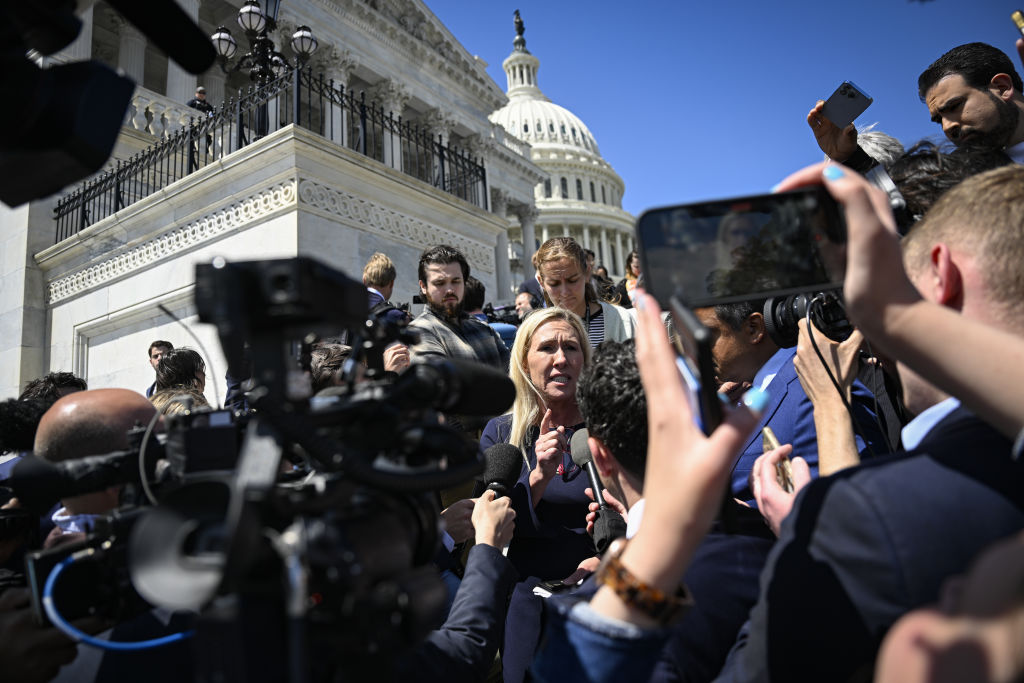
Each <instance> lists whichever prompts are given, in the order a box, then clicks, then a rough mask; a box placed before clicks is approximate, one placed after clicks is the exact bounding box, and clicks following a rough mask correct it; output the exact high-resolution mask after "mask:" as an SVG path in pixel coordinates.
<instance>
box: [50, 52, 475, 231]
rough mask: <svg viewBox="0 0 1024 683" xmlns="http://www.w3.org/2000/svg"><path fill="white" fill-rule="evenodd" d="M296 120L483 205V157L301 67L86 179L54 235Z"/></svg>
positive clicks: (63, 205) (66, 204)
mask: <svg viewBox="0 0 1024 683" xmlns="http://www.w3.org/2000/svg"><path fill="white" fill-rule="evenodd" d="M291 123H295V124H296V125H299V126H302V127H303V128H306V129H308V130H311V131H313V132H315V133H318V134H320V135H322V136H324V137H326V138H328V139H330V140H332V141H334V142H336V143H338V144H339V145H342V146H344V147H347V148H349V149H352V150H354V151H356V152H359V153H360V154H363V155H365V156H368V157H371V158H373V159H376V160H377V161H380V162H382V163H384V164H386V165H388V166H390V167H392V168H396V169H399V170H401V171H403V172H404V173H407V174H408V175H411V176H414V177H416V178H419V179H420V180H422V181H424V182H426V183H429V184H431V185H433V186H434V187H436V188H439V189H441V190H443V191H445V192H448V193H449V194H452V195H454V196H456V197H459V198H460V199H463V200H465V201H467V202H469V203H471V204H474V205H476V206H479V207H481V208H483V209H486V208H487V196H486V194H487V193H486V192H485V191H484V188H485V183H486V175H485V171H484V167H483V165H482V164H481V163H480V161H479V160H478V159H476V158H474V157H471V156H469V155H468V154H466V153H465V152H462V151H461V150H459V149H457V148H455V147H452V146H450V145H447V144H444V143H443V141H442V139H441V138H440V136H439V137H438V138H434V137H433V136H432V135H431V134H430V133H428V132H427V131H425V130H423V129H421V128H420V127H418V126H416V125H414V124H411V123H409V122H403V121H402V119H401V117H396V116H394V115H393V114H392V113H391V112H385V111H384V109H383V107H380V106H378V105H376V104H375V103H373V102H367V101H366V95H365V93H360V95H359V97H355V96H354V95H353V94H352V93H350V92H346V91H345V89H344V88H343V87H341V86H338V85H335V84H334V82H333V81H330V80H327V79H324V77H323V75H318V76H314V75H313V73H312V71H310V70H308V69H295V70H293V71H290V72H289V73H287V74H285V75H283V76H281V77H280V78H277V79H275V80H273V81H270V82H269V83H267V84H266V85H263V86H260V87H253V88H250V89H249V91H247V92H245V93H240V95H239V97H238V98H236V99H232V100H229V101H228V102H227V103H225V105H224V106H223V107H221V108H220V109H218V110H216V111H215V112H214V113H213V114H212V115H211V116H209V117H202V118H194V119H192V122H191V124H190V125H188V126H185V127H183V128H181V129H179V130H177V131H175V132H174V133H172V134H171V135H170V136H168V137H167V138H166V139H164V140H162V141H161V142H159V143H157V144H155V145H153V146H152V147H149V148H148V149H146V150H143V151H142V152H139V153H138V154H136V155H134V156H132V157H131V158H129V159H127V160H123V161H118V162H117V164H116V165H115V166H114V167H113V168H111V169H109V170H108V171H106V172H104V173H101V174H99V175H98V176H96V177H94V178H93V179H91V180H89V181H87V182H85V183H83V184H82V186H81V187H80V188H78V189H76V190H74V191H73V192H70V193H69V194H67V195H66V196H64V197H62V198H61V199H60V201H58V202H57V208H56V209H54V219H55V220H56V223H57V230H56V238H55V243H56V242H60V241H62V240H65V239H67V238H68V237H71V236H72V235H75V234H76V233H78V232H79V231H80V230H83V229H85V228H86V227H88V226H90V225H92V224H93V223H96V222H97V221H100V220H102V219H104V218H106V217H107V216H111V215H113V214H114V213H116V212H117V211H120V210H121V209H123V208H125V207H126V206H129V205H131V204H133V203H135V202H137V201H139V200H141V199H144V198H145V197H148V196H149V195H151V194H154V193H156V192H159V191H160V190H161V189H163V188H165V187H167V186H168V185H170V184H171V183H173V182H175V181H177V180H180V179H181V178H184V177H185V176H187V175H188V174H190V173H192V172H194V171H196V170H198V169H200V168H203V167H205V166H207V165H209V164H211V163H213V162H215V161H218V160H220V159H222V158H223V157H225V156H227V155H228V154H231V153H232V152H235V151H237V150H239V149H241V148H242V147H245V146H246V145H248V144H249V143H251V142H253V141H255V140H258V139H260V138H261V137H263V136H265V135H268V134H270V133H272V132H274V131H276V130H279V129H280V128H283V127H284V126H287V125H289V124H291Z"/></svg>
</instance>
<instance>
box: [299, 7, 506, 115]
mask: <svg viewBox="0 0 1024 683" xmlns="http://www.w3.org/2000/svg"><path fill="white" fill-rule="evenodd" d="M311 2H313V3H314V4H316V5H318V6H319V7H320V8H322V9H324V10H326V11H327V12H329V13H330V14H332V15H333V16H336V17H337V18H338V19H339V21H343V22H345V23H348V24H350V25H351V26H352V27H353V28H354V29H355V30H357V31H359V32H360V33H361V34H363V35H365V36H367V37H368V38H371V39H372V40H374V41H376V42H378V43H380V45H381V46H382V47H383V48H384V49H386V50H389V51H391V52H394V53H395V54H397V55H403V56H404V57H406V58H407V59H409V60H410V61H412V62H414V63H418V64H421V65H422V66H423V68H424V69H426V70H429V71H433V72H435V73H437V74H439V75H443V76H444V77H446V78H448V79H450V80H451V81H452V82H453V83H455V84H457V85H459V86H461V87H462V88H464V89H465V91H466V92H467V93H469V94H471V95H472V96H474V97H476V98H479V100H480V101H481V102H482V103H483V104H484V108H485V109H488V110H495V109H500V108H501V107H502V106H504V105H505V103H506V102H507V101H508V98H507V97H506V96H505V93H504V92H503V91H502V90H501V88H500V87H498V85H497V84H496V83H495V82H494V81H493V80H492V79H491V78H490V77H489V76H487V73H486V71H485V70H484V68H483V67H482V66H481V65H480V64H479V63H478V61H477V60H476V59H475V58H473V57H472V56H470V55H469V53H467V52H466V51H465V50H464V49H462V48H461V47H460V45H459V43H458V42H457V41H456V40H455V38H454V37H453V36H452V35H451V34H450V33H449V32H448V31H447V29H445V28H444V26H443V25H442V24H440V22H438V21H437V20H436V19H434V18H431V17H428V16H426V15H424V14H422V12H420V11H419V10H418V8H417V6H416V3H413V2H409V1H408V0H311ZM406 15H409V16H408V17H407V18H406V19H401V17H403V16H406ZM420 17H422V20H420ZM417 34H419V35H421V36H422V37H419V36H418V35H417Z"/></svg>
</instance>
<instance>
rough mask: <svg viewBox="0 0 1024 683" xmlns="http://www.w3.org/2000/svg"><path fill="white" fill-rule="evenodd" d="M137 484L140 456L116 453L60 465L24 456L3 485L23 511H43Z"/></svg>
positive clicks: (68, 461) (129, 452)
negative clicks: (66, 501)
mask: <svg viewBox="0 0 1024 683" xmlns="http://www.w3.org/2000/svg"><path fill="white" fill-rule="evenodd" d="M137 481H139V454H138V453H137V452H135V451H116V452H114V453H108V454H106V455H92V456H89V457H86V458H78V459H76V460H67V461H65V462H59V463H51V462H47V461H46V460H43V459H42V458H38V457H36V456H32V455H30V456H26V457H24V458H22V459H21V460H20V461H19V462H18V464H17V465H15V466H14V468H13V469H12V470H11V476H10V478H9V479H8V480H7V482H6V485H7V486H9V487H10V488H11V489H13V490H14V494H15V495H16V496H17V497H18V500H20V501H21V502H22V503H23V504H24V505H25V506H26V507H29V508H32V509H44V508H49V507H50V506H51V505H53V504H54V503H56V502H57V501H58V500H60V499H61V498H68V497H71V496H79V495H82V494H84V493H93V492H94V491H101V490H103V489H105V488H107V487H109V486H114V485H116V484H126V483H129V482H137Z"/></svg>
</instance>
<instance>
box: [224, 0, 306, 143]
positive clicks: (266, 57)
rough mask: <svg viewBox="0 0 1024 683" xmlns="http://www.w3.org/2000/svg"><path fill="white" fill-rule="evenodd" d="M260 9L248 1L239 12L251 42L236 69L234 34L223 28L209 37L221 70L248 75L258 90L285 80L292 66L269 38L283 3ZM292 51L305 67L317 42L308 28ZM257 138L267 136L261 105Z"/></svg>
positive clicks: (269, 1) (269, 0) (276, 0)
mask: <svg viewBox="0 0 1024 683" xmlns="http://www.w3.org/2000/svg"><path fill="white" fill-rule="evenodd" d="M264 3H265V6H264V7H261V6H260V3H259V2H257V0H247V1H246V3H245V4H244V5H242V7H241V9H239V10H238V25H239V26H240V27H241V29H242V31H243V32H244V33H245V36H246V38H248V40H249V51H248V52H246V53H245V54H244V55H242V56H241V57H240V58H239V59H238V61H237V62H236V63H235V64H234V65H229V60H231V58H232V57H234V56H235V52H237V50H238V43H237V42H235V38H234V36H232V35H231V31H229V30H228V29H227V27H225V26H220V27H218V28H217V30H216V31H215V32H214V34H213V35H212V36H210V41H211V42H212V43H213V47H214V49H215V50H216V51H217V55H218V59H219V62H220V66H221V69H222V70H223V71H224V72H225V73H228V74H230V73H233V72H235V71H248V72H249V78H250V79H251V80H252V81H253V82H254V83H256V84H257V85H259V86H263V85H266V84H267V83H269V82H270V81H271V80H273V79H274V78H278V77H279V76H282V75H283V74H284V73H285V72H286V71H287V70H288V69H289V68H290V67H291V65H290V64H289V63H288V60H287V59H286V58H285V56H284V55H283V54H281V53H280V52H278V51H277V48H276V46H275V45H274V42H273V41H272V40H271V39H270V37H269V34H271V33H273V32H274V31H275V30H276V29H277V11H278V9H279V8H280V5H281V2H280V0H264ZM291 46H292V50H293V51H294V52H295V56H296V60H297V62H298V63H297V66H298V65H302V64H304V63H305V62H306V60H308V59H309V58H310V57H311V56H312V55H313V53H314V52H316V49H317V46H318V41H317V39H316V36H314V35H313V31H312V30H311V29H310V28H309V27H308V26H299V27H298V29H297V30H296V31H295V33H294V34H292V37H291ZM256 133H257V138H260V137H263V136H264V135H266V134H267V108H266V104H262V105H260V108H259V111H258V112H257V122H256Z"/></svg>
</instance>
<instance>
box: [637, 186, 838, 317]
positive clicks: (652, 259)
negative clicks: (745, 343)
mask: <svg viewBox="0 0 1024 683" xmlns="http://www.w3.org/2000/svg"><path fill="white" fill-rule="evenodd" d="M636 236H637V240H636V241H637V244H638V245H639V251H640V261H641V263H642V264H643V272H644V278H645V281H646V284H647V291H648V292H650V293H651V294H652V295H653V296H654V298H655V299H657V300H658V303H659V305H660V306H661V307H662V309H665V310H668V309H669V308H670V305H671V304H670V301H671V299H672V297H677V298H678V299H679V301H680V302H681V304H682V305H683V306H684V307H687V308H700V307H704V306H716V305H718V304H726V303H735V302H739V301H751V300H755V299H765V298H768V297H773V296H787V295H789V294H799V293H801V292H807V291H820V290H822V289H835V288H839V287H842V282H843V276H844V275H845V272H846V223H845V222H844V220H843V215H842V212H841V211H840V209H839V206H838V205H837V204H836V202H835V200H834V199H832V197H831V195H829V194H828V191H827V190H826V189H825V188H824V187H822V186H820V185H819V186H815V187H810V188H802V189H799V190H794V191H792V192H779V193H776V194H764V195H753V196H748V197H736V198H731V199H720V200H715V201H710V202H700V203H695V204H680V205H678V206H669V207H664V208H657V209H651V210H648V211H646V212H644V213H643V214H642V215H641V216H640V218H639V219H637V224H636Z"/></svg>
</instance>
